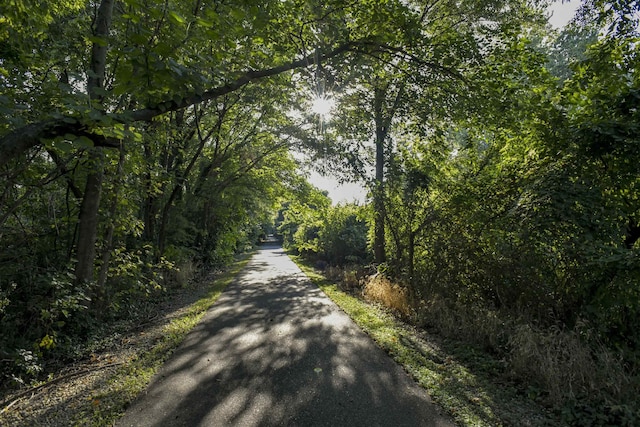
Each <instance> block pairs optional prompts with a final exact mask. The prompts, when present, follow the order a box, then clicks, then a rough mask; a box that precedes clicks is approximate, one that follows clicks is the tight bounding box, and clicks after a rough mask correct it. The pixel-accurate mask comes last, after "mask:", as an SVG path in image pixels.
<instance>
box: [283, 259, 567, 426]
mask: <svg viewBox="0 0 640 427" xmlns="http://www.w3.org/2000/svg"><path fill="white" fill-rule="evenodd" d="M291 258H292V259H293V260H294V261H295V262H296V263H297V264H298V266H299V267H300V268H301V269H302V270H303V271H304V273H305V274H306V275H307V276H308V277H309V278H310V279H311V280H312V281H313V282H314V283H315V284H316V285H317V286H318V287H319V288H320V289H321V290H322V291H323V292H324V293H325V294H326V295H327V296H328V297H329V298H331V299H332V300H333V301H334V302H335V303H336V304H337V305H338V306H339V307H340V308H341V309H342V310H343V311H344V312H345V313H347V315H349V317H351V318H352V319H353V320H354V321H355V322H356V323H357V324H358V326H360V328H362V330H364V331H365V332H366V333H367V334H368V335H369V336H371V338H373V340H374V341H376V342H377V344H378V345H379V346H380V347H381V348H382V349H383V350H385V351H386V352H387V353H388V354H389V355H390V356H391V357H392V358H393V359H394V360H395V361H396V362H398V363H399V364H400V365H402V366H403V367H404V369H405V370H406V371H407V372H409V373H410V374H411V375H412V376H413V378H414V379H415V381H416V382H417V383H418V384H420V385H421V386H422V387H423V388H425V389H426V390H427V392H428V393H429V395H430V396H431V397H432V399H433V400H434V401H435V402H436V403H437V404H439V405H440V406H441V407H442V408H443V409H444V410H445V411H446V412H448V413H449V414H450V415H451V416H452V417H453V418H454V420H455V421H456V422H457V423H458V424H460V425H468V426H501V425H554V424H555V422H554V421H553V419H552V418H550V417H549V414H547V413H546V411H545V410H544V409H543V408H542V407H541V406H540V405H538V404H536V402H533V401H532V400H531V399H528V398H527V397H526V396H524V395H523V393H522V392H521V389H520V388H518V387H516V386H515V385H508V384H498V383H497V382H500V381H503V376H504V375H503V373H501V370H502V369H501V366H500V365H501V364H500V361H498V360H495V359H493V358H492V357H491V356H490V355H488V354H486V353H483V352H482V351H480V350H478V349H476V348H474V347H472V346H468V345H465V344H464V343H460V342H453V341H446V340H443V339H429V340H424V339H421V337H420V336H421V331H419V330H417V329H415V328H413V327H411V326H409V325H407V324H405V323H403V322H401V321H399V320H397V319H396V318H395V317H394V316H393V315H392V314H390V312H389V311H388V310H385V309H384V308H382V307H380V306H378V305H374V304H370V303H367V302H365V301H363V300H362V299H360V298H357V297H355V296H353V295H350V294H348V293H345V292H343V291H341V290H340V289H339V287H338V285H337V284H335V283H333V282H331V281H329V280H327V279H326V278H325V277H324V276H322V275H321V274H319V273H318V272H317V271H316V270H314V269H313V268H312V267H311V266H310V265H308V264H305V262H304V260H302V259H300V258H299V257H295V256H291ZM503 382H504V381H503Z"/></svg>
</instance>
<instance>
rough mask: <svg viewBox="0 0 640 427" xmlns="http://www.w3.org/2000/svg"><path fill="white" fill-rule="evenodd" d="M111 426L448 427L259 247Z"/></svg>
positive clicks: (300, 280) (280, 260) (275, 252)
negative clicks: (138, 395) (143, 391)
mask: <svg viewBox="0 0 640 427" xmlns="http://www.w3.org/2000/svg"><path fill="white" fill-rule="evenodd" d="M117 425H118V426H136V427H138V426H243V427H244V426H367V427H372V426H389V427H396V426H452V425H453V422H452V421H451V420H450V419H449V418H447V417H446V416H444V415H442V414H441V412H440V410H439V409H438V407H437V406H435V405H434V404H433V403H432V402H430V400H429V397H428V395H427V394H426V392H425V391H424V390H423V389H421V388H420V387H419V386H417V385H416V384H415V383H414V382H413V381H412V380H411V378H409V376H408V375H407V374H406V373H405V372H404V371H403V370H402V368H401V367H400V366H398V365H397V364H396V363H395V362H394V361H393V360H391V359H390V358H389V357H388V356H387V354H385V353H384V352H383V351H382V350H381V349H380V348H378V347H377V346H376V345H375V344H374V343H373V341H372V340H371V339H370V338H369V337H368V336H367V335H366V334H365V333H364V332H362V331H361V330H360V329H359V328H358V327H357V326H356V325H355V324H354V323H353V322H352V321H351V319H349V317H348V316H346V315H345V314H344V313H343V312H342V311H341V310H340V309H339V308H338V307H337V306H336V305H335V304H334V303H333V302H332V301H331V300H329V298H327V297H326V296H325V295H324V293H322V291H320V290H319V289H318V288H317V287H316V286H315V285H313V284H312V283H311V282H310V281H309V280H308V279H307V278H306V276H304V274H303V273H302V272H301V271H300V269H298V267H297V266H296V265H295V264H294V263H293V262H292V261H291V260H290V259H289V257H287V256H286V254H285V253H284V252H283V251H282V249H281V248H279V247H277V246H274V245H271V246H264V247H263V248H262V249H261V250H260V251H259V252H258V253H257V254H256V255H255V256H254V257H253V258H252V259H251V261H250V262H249V264H248V265H247V267H246V269H245V270H244V271H243V272H242V273H241V274H240V276H239V277H238V279H237V280H236V281H235V282H234V283H232V284H231V285H229V287H227V289H226V290H225V292H224V293H223V294H222V295H221V297H220V299H219V300H218V301H217V302H216V303H215V305H214V306H213V307H212V308H211V309H210V310H209V312H208V313H207V314H206V316H205V317H204V319H203V321H202V322H201V323H200V324H199V325H198V326H196V327H195V328H194V330H192V332H191V333H190V334H189V335H188V336H187V338H186V339H185V341H184V342H183V343H182V345H181V346H180V347H179V348H178V349H177V350H176V352H175V353H174V354H173V356H172V357H171V358H170V359H169V360H168V361H167V363H166V364H165V365H164V366H163V367H162V369H161V370H160V372H159V373H158V374H157V375H156V376H155V377H154V379H153V380H152V382H151V384H150V386H149V388H148V389H147V391H146V392H145V393H143V394H142V395H141V396H140V397H139V398H138V399H137V400H136V401H135V402H134V403H133V404H132V405H131V407H130V408H129V409H128V410H127V413H126V414H125V416H124V417H123V418H122V419H121V420H120V421H119V423H118V424H117Z"/></svg>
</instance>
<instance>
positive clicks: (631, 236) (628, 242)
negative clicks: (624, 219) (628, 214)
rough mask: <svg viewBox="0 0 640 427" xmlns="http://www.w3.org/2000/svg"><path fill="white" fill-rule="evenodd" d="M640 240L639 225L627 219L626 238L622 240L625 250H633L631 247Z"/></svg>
mask: <svg viewBox="0 0 640 427" xmlns="http://www.w3.org/2000/svg"><path fill="white" fill-rule="evenodd" d="M638 239H640V225H638V223H637V222H636V221H635V220H634V219H633V218H629V223H628V224H627V231H626V236H625V239H624V247H625V248H627V249H633V246H634V245H635V244H636V242H637V241H638Z"/></svg>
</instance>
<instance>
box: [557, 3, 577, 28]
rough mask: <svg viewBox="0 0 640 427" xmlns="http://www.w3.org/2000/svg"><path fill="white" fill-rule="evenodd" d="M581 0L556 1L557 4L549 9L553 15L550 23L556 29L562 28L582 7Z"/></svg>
mask: <svg viewBox="0 0 640 427" xmlns="http://www.w3.org/2000/svg"><path fill="white" fill-rule="evenodd" d="M580 4H581V2H580V0H571V1H568V0H564V2H563V1H561V0H556V2H555V3H554V4H553V5H552V6H551V7H550V8H549V11H550V12H552V13H553V15H552V16H551V18H549V22H550V23H551V25H552V26H553V27H554V28H562V27H564V26H565V25H567V23H568V22H569V21H570V20H571V18H573V17H574V15H575V14H576V10H577V9H578V7H580Z"/></svg>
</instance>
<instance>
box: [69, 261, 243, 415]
mask: <svg viewBox="0 0 640 427" xmlns="http://www.w3.org/2000/svg"><path fill="white" fill-rule="evenodd" d="M249 258H250V256H245V257H243V258H241V259H239V260H238V261H236V262H235V263H233V264H232V265H231V266H230V267H229V268H228V269H227V270H226V271H225V272H224V273H223V274H222V275H221V276H219V277H217V278H216V279H215V280H214V281H213V282H212V283H210V284H209V289H208V293H207V295H206V296H205V297H204V298H201V299H200V300H198V301H197V302H195V303H193V304H192V305H191V306H190V307H189V308H188V309H187V310H186V311H185V313H184V314H182V315H181V316H180V317H177V318H175V319H173V320H172V321H171V322H170V323H169V324H168V325H166V326H165V328H164V330H163V334H162V337H161V338H160V340H159V341H158V342H157V343H156V344H155V345H154V347H153V348H152V349H151V350H149V351H140V352H139V353H138V354H136V355H135V356H134V357H133V358H132V360H131V361H130V363H128V364H126V365H124V366H123V367H121V368H120V369H119V370H118V371H117V372H116V373H115V375H114V376H113V377H112V378H111V379H110V380H109V384H108V386H107V390H106V391H104V389H103V390H102V391H100V392H99V393H95V394H93V395H91V396H88V398H87V404H86V405H85V408H84V409H83V410H82V411H79V412H78V413H77V416H76V417H75V419H74V422H73V425H75V426H85V425H92V426H111V425H113V423H114V422H115V421H116V420H117V419H118V418H120V417H121V416H122V415H123V414H124V411H125V410H126V408H127V407H128V406H129V404H130V403H131V402H132V401H133V400H134V399H135V398H136V396H137V395H138V394H140V393H141V392H142V391H144V389H145V388H146V387H147V385H148V384H149V382H150V381H151V378H152V377H153V375H154V374H155V373H156V372H157V371H158V369H159V368H160V367H161V366H162V364H163V363H164V362H165V361H166V360H167V359H168V358H169V356H170V355H171V353H172V352H173V351H174V350H175V349H176V348H177V347H178V346H179V345H180V343H182V341H183V340H184V338H185V337H186V335H187V334H188V333H189V331H191V329H193V327H194V326H196V325H197V324H198V322H200V320H201V319H202V317H203V316H204V314H205V313H206V311H207V310H208V309H209V308H210V307H211V306H212V305H213V303H215V302H216V300H217V299H218V297H219V296H220V295H221V294H222V291H224V289H225V288H226V287H227V285H229V283H231V282H232V281H233V279H234V278H235V277H236V276H237V274H238V273H239V272H240V271H241V270H242V269H243V268H244V266H245V265H246V264H247V263H248V262H249Z"/></svg>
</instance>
